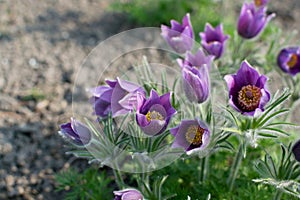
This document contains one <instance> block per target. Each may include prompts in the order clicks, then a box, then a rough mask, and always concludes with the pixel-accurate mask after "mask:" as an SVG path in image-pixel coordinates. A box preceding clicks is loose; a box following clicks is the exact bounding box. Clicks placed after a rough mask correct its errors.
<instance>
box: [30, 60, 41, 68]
mask: <svg viewBox="0 0 300 200" xmlns="http://www.w3.org/2000/svg"><path fill="white" fill-rule="evenodd" d="M28 63H29V65H30V66H31V67H32V68H33V69H38V68H39V67H38V63H37V61H36V59H35V58H30V59H29V61H28Z"/></svg>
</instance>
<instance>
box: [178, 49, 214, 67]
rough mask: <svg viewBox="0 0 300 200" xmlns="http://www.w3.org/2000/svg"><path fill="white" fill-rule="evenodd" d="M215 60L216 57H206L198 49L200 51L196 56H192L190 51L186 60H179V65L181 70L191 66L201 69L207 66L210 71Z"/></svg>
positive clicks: (199, 50)
mask: <svg viewBox="0 0 300 200" xmlns="http://www.w3.org/2000/svg"><path fill="white" fill-rule="evenodd" d="M213 59H214V56H212V55H205V53H204V52H203V51H202V50H201V49H198V51H197V52H196V53H195V54H192V53H191V52H189V51H188V52H187V53H186V56H185V59H184V60H182V59H180V58H178V59H177V63H178V64H179V66H180V67H181V68H184V67H186V66H189V67H196V68H198V69H199V68H201V67H202V66H205V65H206V66H207V67H208V69H210V68H211V64H212V62H213Z"/></svg>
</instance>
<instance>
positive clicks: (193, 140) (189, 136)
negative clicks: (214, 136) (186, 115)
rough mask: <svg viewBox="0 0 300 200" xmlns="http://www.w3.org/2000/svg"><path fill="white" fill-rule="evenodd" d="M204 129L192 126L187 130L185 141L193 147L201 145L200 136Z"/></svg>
mask: <svg viewBox="0 0 300 200" xmlns="http://www.w3.org/2000/svg"><path fill="white" fill-rule="evenodd" d="M204 131H205V129H203V128H201V127H200V126H197V125H192V126H190V127H189V128H188V130H187V132H186V134H185V139H186V140H187V141H188V142H189V143H190V144H193V145H201V144H202V135H203V133H204Z"/></svg>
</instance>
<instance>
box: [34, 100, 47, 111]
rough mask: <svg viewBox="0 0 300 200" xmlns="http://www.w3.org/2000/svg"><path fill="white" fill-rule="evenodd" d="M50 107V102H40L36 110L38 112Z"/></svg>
mask: <svg viewBox="0 0 300 200" xmlns="http://www.w3.org/2000/svg"><path fill="white" fill-rule="evenodd" d="M48 105H49V101H48V100H43V101H40V102H38V103H37V104H36V110H38V111H41V110H45V109H46V108H47V106H48Z"/></svg>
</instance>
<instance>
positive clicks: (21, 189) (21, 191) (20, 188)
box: [17, 186, 25, 195]
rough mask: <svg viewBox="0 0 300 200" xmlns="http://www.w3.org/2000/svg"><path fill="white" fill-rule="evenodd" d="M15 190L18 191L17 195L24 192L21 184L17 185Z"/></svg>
mask: <svg viewBox="0 0 300 200" xmlns="http://www.w3.org/2000/svg"><path fill="white" fill-rule="evenodd" d="M17 191H18V193H19V195H22V194H24V192H25V190H24V188H23V187H21V186H18V187H17Z"/></svg>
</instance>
